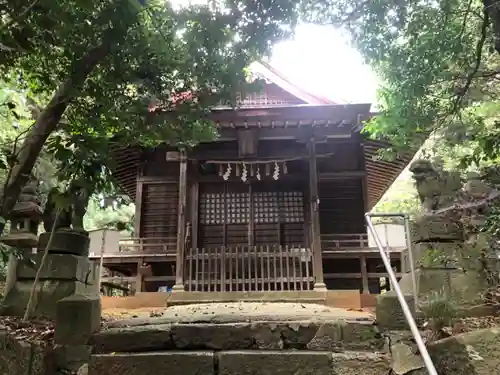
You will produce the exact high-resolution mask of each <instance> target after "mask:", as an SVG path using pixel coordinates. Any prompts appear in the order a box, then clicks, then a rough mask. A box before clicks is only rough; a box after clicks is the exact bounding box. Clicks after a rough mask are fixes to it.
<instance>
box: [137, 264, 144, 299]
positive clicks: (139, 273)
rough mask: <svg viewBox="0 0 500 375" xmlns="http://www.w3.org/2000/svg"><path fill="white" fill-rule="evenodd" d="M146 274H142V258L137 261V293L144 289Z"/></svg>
mask: <svg viewBox="0 0 500 375" xmlns="http://www.w3.org/2000/svg"><path fill="white" fill-rule="evenodd" d="M143 281H144V275H143V274H142V260H140V261H138V262H137V274H136V276H135V293H136V294H137V293H140V292H142V290H143V284H144V283H143Z"/></svg>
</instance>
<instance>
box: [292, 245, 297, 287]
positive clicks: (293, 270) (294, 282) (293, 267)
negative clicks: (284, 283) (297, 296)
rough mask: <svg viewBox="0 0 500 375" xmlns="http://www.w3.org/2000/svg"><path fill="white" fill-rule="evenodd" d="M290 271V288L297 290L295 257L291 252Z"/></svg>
mask: <svg viewBox="0 0 500 375" xmlns="http://www.w3.org/2000/svg"><path fill="white" fill-rule="evenodd" d="M292 272H293V287H292V290H297V257H296V256H295V253H294V254H292Z"/></svg>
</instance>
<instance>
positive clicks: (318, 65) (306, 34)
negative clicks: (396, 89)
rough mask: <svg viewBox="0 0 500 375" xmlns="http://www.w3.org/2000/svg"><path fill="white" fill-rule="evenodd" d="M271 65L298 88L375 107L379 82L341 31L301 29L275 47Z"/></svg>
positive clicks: (315, 28)
mask: <svg viewBox="0 0 500 375" xmlns="http://www.w3.org/2000/svg"><path fill="white" fill-rule="evenodd" d="M270 63H271V65H272V66H273V67H275V68H276V69H278V70H279V71H280V72H282V73H283V74H284V75H285V76H286V77H287V78H288V79H290V81H292V82H293V83H294V84H297V85H298V86H300V87H302V88H304V89H306V90H308V91H310V92H313V93H316V94H321V95H323V96H326V97H328V98H329V99H332V100H339V101H347V102H353V103H375V94H376V88H377V79H376V77H375V75H374V74H373V72H372V71H371V70H370V68H369V67H368V66H366V65H365V64H364V63H363V59H362V58H361V56H360V54H359V53H358V52H357V51H356V49H355V48H353V47H351V46H350V45H349V42H348V40H347V38H345V37H344V36H343V35H342V32H341V31H340V30H337V29H335V28H333V27H331V26H319V25H300V26H299V27H298V28H297V31H296V35H295V38H294V39H293V40H290V41H286V42H282V43H279V44H277V45H276V46H274V49H273V53H272V57H271V59H270Z"/></svg>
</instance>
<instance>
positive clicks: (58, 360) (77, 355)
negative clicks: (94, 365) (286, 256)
mask: <svg viewBox="0 0 500 375" xmlns="http://www.w3.org/2000/svg"><path fill="white" fill-rule="evenodd" d="M91 353H92V346H90V345H56V346H55V347H54V359H55V365H56V368H59V369H64V370H66V371H68V372H71V373H74V372H76V371H78V369H79V368H81V367H82V366H83V365H84V364H85V363H88V362H89V361H90V354H91Z"/></svg>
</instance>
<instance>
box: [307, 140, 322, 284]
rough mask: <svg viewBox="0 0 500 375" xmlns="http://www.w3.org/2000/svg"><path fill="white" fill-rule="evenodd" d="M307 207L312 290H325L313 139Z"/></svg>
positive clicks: (310, 143)
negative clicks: (309, 222) (311, 261)
mask: <svg viewBox="0 0 500 375" xmlns="http://www.w3.org/2000/svg"><path fill="white" fill-rule="evenodd" d="M308 146H309V207H310V210H311V230H310V233H311V248H312V253H313V270H314V277H315V281H314V290H320V291H323V290H326V285H325V282H324V279H323V257H322V254H321V240H320V228H319V203H320V202H319V194H318V169H317V166H316V144H315V142H314V138H311V139H310V141H309V144H308Z"/></svg>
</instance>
